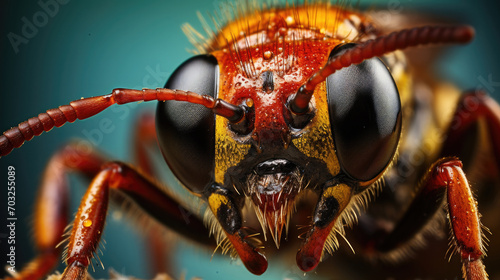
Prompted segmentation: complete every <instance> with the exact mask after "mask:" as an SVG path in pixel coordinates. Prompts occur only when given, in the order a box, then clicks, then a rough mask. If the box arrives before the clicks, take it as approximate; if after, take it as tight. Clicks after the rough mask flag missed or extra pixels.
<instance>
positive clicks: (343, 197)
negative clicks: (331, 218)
mask: <svg viewBox="0 0 500 280" xmlns="http://www.w3.org/2000/svg"><path fill="white" fill-rule="evenodd" d="M351 194H352V189H351V188H350V187H349V186H348V185H346V184H338V185H335V186H331V187H328V188H327V189H326V190H325V191H324V192H323V196H324V197H325V198H330V197H333V198H335V199H336V200H337V201H338V203H339V206H340V209H344V208H345V207H346V206H347V204H349V201H350V200H351Z"/></svg>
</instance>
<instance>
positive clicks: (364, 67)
mask: <svg viewBox="0 0 500 280" xmlns="http://www.w3.org/2000/svg"><path fill="white" fill-rule="evenodd" d="M350 47H353V44H346V45H343V46H341V47H337V48H336V49H334V50H333V51H332V53H331V55H330V57H332V56H337V55H339V54H341V53H342V52H343V51H344V50H345V49H347V48H350ZM326 83H327V96H328V108H329V114H330V122H331V126H332V133H333V138H334V141H335V148H336V153H337V157H338V159H339V162H340V165H341V167H342V170H343V171H344V172H345V173H346V174H347V175H349V176H350V177H351V178H353V179H355V180H358V181H361V182H367V181H370V180H372V179H374V178H375V177H377V176H378V175H379V174H380V173H381V172H382V171H383V170H384V169H385V168H386V166H387V165H388V164H389V162H390V161H391V159H392V157H393V156H394V153H395V150H396V148H397V144H398V141H399V135H400V131H401V103H400V100H399V93H398V89H397V87H396V84H395V83H394V80H393V78H392V75H391V73H390V72H389V70H388V69H387V67H386V66H385V65H384V63H382V61H380V59H378V58H372V59H368V60H365V61H363V62H362V63H360V64H358V65H351V66H349V67H347V68H344V69H342V70H340V71H337V72H335V73H334V74H332V75H331V76H329V77H328V78H327V80H326Z"/></svg>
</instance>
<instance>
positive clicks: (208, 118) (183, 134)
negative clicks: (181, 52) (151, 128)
mask: <svg viewBox="0 0 500 280" xmlns="http://www.w3.org/2000/svg"><path fill="white" fill-rule="evenodd" d="M218 79H219V67H218V64H217V59H216V58H215V57H213V56H211V55H198V56H195V57H192V58H190V59H188V60H187V61H186V62H184V63H183V64H182V65H181V66H179V67H178V68H177V69H176V70H175V71H174V73H173V74H172V75H171V76H170V78H169V79H168V81H167V83H166V85H165V88H169V89H180V90H189V91H192V92H195V93H198V94H206V95H210V96H212V97H217V90H218ZM156 130H157V133H158V142H159V145H160V149H161V151H162V153H163V157H164V158H165V161H166V162H167V164H168V166H169V167H170V169H171V170H172V172H173V173H174V175H175V176H176V177H177V179H179V181H180V182H181V183H182V184H184V186H185V187H187V188H188V189H190V190H192V191H195V192H201V191H202V190H203V188H204V187H205V186H206V185H207V184H209V183H211V181H212V180H213V173H214V158H215V116H214V114H213V113H212V111H211V110H210V109H207V108H205V107H203V106H201V105H197V104H192V103H188V102H181V101H166V102H159V103H158V107H157V110H156Z"/></svg>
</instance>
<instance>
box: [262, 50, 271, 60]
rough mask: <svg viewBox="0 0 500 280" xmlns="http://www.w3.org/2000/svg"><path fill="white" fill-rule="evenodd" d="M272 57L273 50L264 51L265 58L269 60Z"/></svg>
mask: <svg viewBox="0 0 500 280" xmlns="http://www.w3.org/2000/svg"><path fill="white" fill-rule="evenodd" d="M271 57H273V52H272V51H265V52H264V59H266V60H268V59H271Z"/></svg>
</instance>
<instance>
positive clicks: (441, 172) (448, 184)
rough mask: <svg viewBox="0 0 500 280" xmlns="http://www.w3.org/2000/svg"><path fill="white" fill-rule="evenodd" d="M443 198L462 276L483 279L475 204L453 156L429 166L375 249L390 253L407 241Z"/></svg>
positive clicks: (481, 243) (460, 165)
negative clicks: (389, 230)
mask: <svg viewBox="0 0 500 280" xmlns="http://www.w3.org/2000/svg"><path fill="white" fill-rule="evenodd" d="M445 198H446V199H445ZM444 201H446V202H447V203H446V207H447V210H448V214H449V222H450V225H451V228H452V237H453V240H454V245H453V246H455V247H454V250H455V251H456V252H458V253H459V254H460V257H461V259H462V265H463V266H462V267H463V273H464V278H465V279H468V280H470V279H487V274H486V271H485V268H484V265H483V263H482V258H483V256H484V244H483V240H482V232H481V222H480V221H479V213H478V210H477V205H476V204H477V203H476V200H475V199H474V196H473V194H472V191H471V189H470V187H469V183H468V181H467V178H466V176H465V173H464V172H463V170H462V162H460V161H459V160H458V159H457V158H451V157H449V158H442V159H441V160H439V161H437V162H436V163H434V164H433V165H432V167H431V168H430V169H429V171H428V172H427V174H426V176H425V177H424V180H423V181H422V185H421V188H420V190H419V192H418V194H417V195H416V196H415V199H414V200H413V201H412V203H411V205H410V207H409V208H408V210H407V212H406V213H405V215H404V216H403V218H402V219H401V220H400V222H399V223H398V224H397V225H396V227H395V228H394V230H393V231H392V232H391V233H389V235H388V236H386V237H385V238H383V241H380V242H379V243H378V244H377V245H375V247H376V248H375V249H376V250H378V251H380V252H390V251H391V250H395V249H397V248H398V247H400V246H404V245H405V244H407V242H409V241H410V240H411V239H412V238H413V237H414V236H415V234H416V233H418V232H420V231H421V230H422V229H423V228H424V227H425V226H426V225H427V223H428V222H429V221H430V220H431V219H432V218H433V217H434V215H435V213H437V212H438V210H439V209H441V207H442V205H443V202H444Z"/></svg>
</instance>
